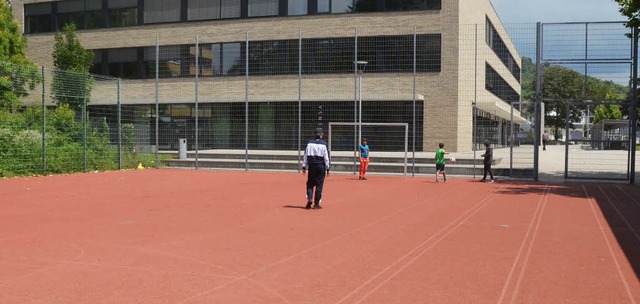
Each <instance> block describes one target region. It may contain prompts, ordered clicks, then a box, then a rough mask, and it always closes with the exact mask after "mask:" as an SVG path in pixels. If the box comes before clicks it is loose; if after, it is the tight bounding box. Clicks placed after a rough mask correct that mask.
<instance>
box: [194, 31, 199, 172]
mask: <svg viewBox="0 0 640 304" xmlns="http://www.w3.org/2000/svg"><path fill="white" fill-rule="evenodd" d="M199 57H200V41H199V37H198V34H196V75H195V77H196V83H195V87H196V92H195V102H196V105H195V108H196V109H195V111H196V130H195V133H196V134H195V135H196V143H195V144H196V170H198V116H200V115H199V114H200V113H199V112H198V72H199V71H198V68H199V65H198V61H199V60H200V58H199Z"/></svg>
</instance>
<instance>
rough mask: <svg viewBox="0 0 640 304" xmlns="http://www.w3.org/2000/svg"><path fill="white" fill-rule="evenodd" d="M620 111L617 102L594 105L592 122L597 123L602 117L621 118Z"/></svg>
mask: <svg viewBox="0 0 640 304" xmlns="http://www.w3.org/2000/svg"><path fill="white" fill-rule="evenodd" d="M621 118H622V111H620V106H619V105H617V104H601V105H598V106H597V107H596V110H595V114H594V116H593V123H597V122H599V121H601V120H604V119H621Z"/></svg>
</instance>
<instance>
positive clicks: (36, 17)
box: [24, 0, 442, 34]
mask: <svg viewBox="0 0 640 304" xmlns="http://www.w3.org/2000/svg"><path fill="white" fill-rule="evenodd" d="M441 1H442V0H64V1H56V2H43V3H34V4H25V6H24V7H25V33H28V34H30V33H42V32H52V31H56V30H60V29H62V27H63V26H64V25H65V24H67V23H69V22H75V23H76V25H77V27H78V29H95V28H105V27H120V26H134V25H142V24H154V23H166V22H180V21H196V20H216V19H230V18H250V17H264V16H297V15H314V14H329V13H336V14H337V13H357V12H385V11H414V10H437V9H440V8H441Z"/></svg>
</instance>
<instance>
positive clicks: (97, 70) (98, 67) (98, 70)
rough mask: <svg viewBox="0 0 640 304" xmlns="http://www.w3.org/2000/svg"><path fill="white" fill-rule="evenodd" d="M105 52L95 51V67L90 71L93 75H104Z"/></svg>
mask: <svg viewBox="0 0 640 304" xmlns="http://www.w3.org/2000/svg"><path fill="white" fill-rule="evenodd" d="M103 53H104V52H103V51H102V50H94V51H93V66H91V69H89V73H93V74H104V71H102V67H103V65H102V54H103Z"/></svg>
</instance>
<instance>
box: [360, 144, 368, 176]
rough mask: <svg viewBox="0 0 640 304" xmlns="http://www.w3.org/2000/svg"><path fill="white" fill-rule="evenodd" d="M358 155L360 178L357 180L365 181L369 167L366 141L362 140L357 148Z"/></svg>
mask: <svg viewBox="0 0 640 304" xmlns="http://www.w3.org/2000/svg"><path fill="white" fill-rule="evenodd" d="M358 153H359V154H360V176H359V177H358V179H363V180H366V179H367V177H366V176H365V175H366V174H367V168H368V167H369V145H368V144H367V139H366V138H363V139H362V144H361V145H360V146H359V147H358Z"/></svg>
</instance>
